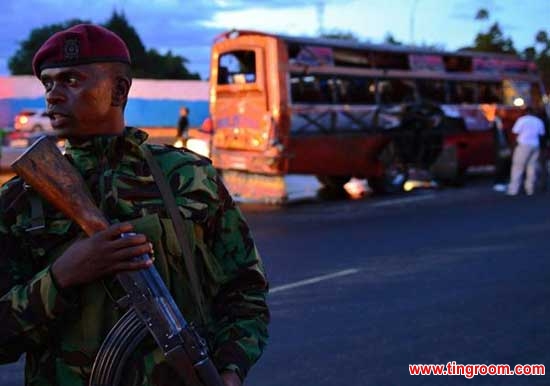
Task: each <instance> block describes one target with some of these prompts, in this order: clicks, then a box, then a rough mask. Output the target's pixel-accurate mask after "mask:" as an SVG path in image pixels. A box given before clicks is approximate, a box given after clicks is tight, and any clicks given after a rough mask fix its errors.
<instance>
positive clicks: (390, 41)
mask: <svg viewBox="0 0 550 386" xmlns="http://www.w3.org/2000/svg"><path fill="white" fill-rule="evenodd" d="M384 43H386V44H391V45H394V46H400V45H402V44H403V43H401V42H400V41H398V40H396V39H395V37H394V36H393V35H392V34H391V33H390V32H388V33H387V34H386V36H385V37H384Z"/></svg>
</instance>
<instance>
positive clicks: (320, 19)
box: [317, 1, 325, 36]
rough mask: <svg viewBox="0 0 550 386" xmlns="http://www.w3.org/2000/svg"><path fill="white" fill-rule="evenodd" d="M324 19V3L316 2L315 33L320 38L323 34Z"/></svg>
mask: <svg viewBox="0 0 550 386" xmlns="http://www.w3.org/2000/svg"><path fill="white" fill-rule="evenodd" d="M324 17H325V2H324V1H318V2H317V25H318V31H317V33H318V34H319V36H322V35H323V33H324V32H325V28H324Z"/></svg>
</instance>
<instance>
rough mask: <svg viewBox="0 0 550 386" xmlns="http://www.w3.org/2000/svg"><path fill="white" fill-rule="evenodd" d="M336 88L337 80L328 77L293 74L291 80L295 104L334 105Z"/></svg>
mask: <svg viewBox="0 0 550 386" xmlns="http://www.w3.org/2000/svg"><path fill="white" fill-rule="evenodd" d="M335 88H336V84H335V80H334V79H332V78H331V77H328V76H319V75H297V74H293V75H291V78H290V96H291V99H292V102H293V103H310V104H324V103H333V101H334V99H335V96H334V94H335V92H336V90H335Z"/></svg>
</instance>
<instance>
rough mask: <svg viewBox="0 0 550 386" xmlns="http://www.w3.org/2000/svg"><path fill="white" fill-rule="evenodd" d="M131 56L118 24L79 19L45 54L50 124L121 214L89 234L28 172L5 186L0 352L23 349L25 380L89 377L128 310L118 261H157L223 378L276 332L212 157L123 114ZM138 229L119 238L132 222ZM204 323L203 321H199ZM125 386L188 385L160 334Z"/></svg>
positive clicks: (244, 234)
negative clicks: (191, 266)
mask: <svg viewBox="0 0 550 386" xmlns="http://www.w3.org/2000/svg"><path fill="white" fill-rule="evenodd" d="M129 63H130V56H129V54H128V50H127V48H126V45H125V44H124V43H123V42H122V40H121V39H120V38H119V37H118V36H116V35H115V34H113V33H112V32H110V31H108V30H106V29H104V28H102V27H98V26H94V25H78V26H75V27H72V28H70V29H68V30H65V31H62V32H59V33H57V34H55V35H53V36H52V37H51V38H50V39H49V40H48V41H47V42H46V43H44V45H43V46H42V47H41V48H40V49H39V51H38V52H37V53H36V55H35V57H34V60H33V68H34V71H35V75H36V76H37V77H38V78H39V79H40V80H41V82H42V83H43V85H44V87H45V92H46V102H47V106H48V111H49V114H50V116H51V120H52V125H53V127H54V128H55V129H56V130H58V132H59V133H60V135H61V136H63V137H65V138H67V145H66V157H67V158H68V159H69V161H70V162H71V163H72V164H73V165H74V166H75V167H76V169H77V170H78V171H79V172H80V174H81V175H82V176H83V178H84V180H85V182H86V185H87V188H88V189H89V190H90V192H91V193H92V196H93V198H94V200H95V202H96V204H97V205H98V207H99V208H101V210H102V211H103V213H104V214H105V215H106V217H107V218H109V220H110V221H111V222H112V223H113V224H114V225H111V226H110V227H109V228H107V229H106V230H104V231H101V232H98V233H96V234H95V235H93V236H91V237H85V236H84V234H83V232H82V231H81V230H80V229H79V227H78V226H77V225H76V224H75V223H73V222H72V221H70V220H69V219H68V218H67V217H65V216H64V215H63V214H61V213H60V212H59V211H57V210H56V209H54V208H53V207H52V206H51V205H50V204H49V203H47V202H45V201H44V200H42V199H41V198H40V197H39V196H38V195H37V194H36V192H34V191H33V190H32V189H30V188H29V187H28V186H26V185H25V184H24V183H23V182H22V180H21V179H20V178H14V179H12V180H11V181H9V182H8V183H7V184H6V185H4V186H3V187H2V190H1V194H0V210H1V212H0V248H1V250H2V255H1V256H0V275H1V277H0V294H1V296H2V297H1V298H0V361H1V362H3V363H6V362H12V361H15V360H17V359H18V358H19V357H20V356H21V354H23V353H25V354H26V367H25V382H26V383H25V384H26V385H41V386H54V385H55V386H69V385H70V386H77V385H78V386H81V385H86V384H87V383H88V380H89V377H90V372H91V367H92V364H93V361H94V358H95V355H96V353H97V352H98V349H99V347H100V345H101V343H102V342H103V340H104V339H105V336H106V334H107V333H108V332H109V330H110V329H111V328H112V327H113V325H114V324H115V323H116V321H117V320H118V319H119V318H120V317H121V315H122V314H123V312H124V310H121V309H119V307H117V306H116V303H115V302H116V300H117V299H119V298H120V297H121V296H122V289H121V288H120V286H119V285H118V284H117V282H116V280H114V275H115V274H116V273H117V272H121V271H125V270H135V269H141V268H146V267H148V266H150V265H151V264H153V261H152V260H149V261H146V262H143V263H136V262H134V261H131V259H132V258H133V257H135V256H138V255H141V254H143V253H150V252H152V251H153V250H154V256H155V261H154V264H155V266H156V267H157V269H158V271H159V273H160V275H161V276H162V277H163V279H164V281H165V283H166V284H167V286H168V288H169V289H170V292H171V293H172V295H173V297H174V300H175V301H176V303H177V304H178V306H179V307H180V309H181V311H182V313H183V314H184V315H185V317H186V319H187V320H188V321H194V322H196V323H197V324H200V325H201V328H200V331H201V333H202V335H203V336H204V337H206V338H207V340H208V343H209V347H210V353H211V356H212V359H213V361H214V363H215V365H216V367H217V368H218V370H219V372H220V374H221V375H222V379H223V381H224V383H225V385H226V386H230V385H232V386H234V385H240V384H241V382H242V380H243V379H244V377H245V376H246V374H247V372H248V370H249V369H250V367H251V366H252V365H253V364H254V363H255V361H256V360H257V359H258V358H259V357H260V355H261V353H262V350H263V348H264V346H265V343H266V340H267V323H268V321H269V312H268V309H267V306H266V302H265V296H266V292H267V282H266V279H265V275H264V271H263V267H262V262H261V260H260V257H259V255H258V252H257V250H256V247H255V245H254V241H253V240H252V237H251V233H250V231H249V228H248V226H247V224H246V222H245V221H244V219H243V217H242V215H241V213H240V211H239V210H238V208H237V207H236V206H235V204H234V202H233V201H232V199H231V197H230V195H229V194H228V193H227V190H226V189H225V187H224V185H223V184H222V182H221V181H220V178H219V176H218V175H217V173H216V171H215V169H214V168H213V167H212V165H211V164H210V162H209V161H208V160H207V159H205V158H202V157H200V156H198V155H196V154H194V153H191V152H189V151H179V150H176V149H174V148H172V147H169V146H152V145H146V144H144V142H145V140H146V138H147V135H146V134H145V133H144V132H141V131H139V130H137V129H134V128H129V127H125V125H124V107H125V105H126V102H127V97H128V91H129V89H130V85H131V77H130V75H129ZM144 146H149V148H150V150H151V151H152V153H153V156H154V158H155V159H156V160H157V161H158V163H159V164H160V167H161V169H162V170H163V172H164V174H165V175H166V176H167V179H168V181H169V183H170V186H171V188H172V190H173V192H174V194H175V197H176V202H177V205H178V208H179V211H180V213H181V215H182V216H183V218H184V220H185V221H187V222H190V223H191V224H192V226H190V227H188V229H189V231H188V235H187V236H188V237H187V238H188V240H189V243H190V245H191V248H192V250H193V251H194V257H193V258H194V259H195V265H196V266H197V271H198V276H199V280H200V287H201V298H202V302H203V305H204V309H205V312H204V315H199V312H198V311H197V307H196V306H195V304H194V302H193V297H192V296H191V286H190V285H188V283H189V276H188V274H187V272H186V269H185V264H184V261H183V257H182V251H181V247H180V244H179V243H178V242H177V238H176V235H175V232H174V228H173V226H172V222H171V220H170V217H169V215H168V214H167V211H166V209H165V206H164V203H163V200H162V198H161V194H160V193H159V190H158V188H157V185H156V183H155V181H154V179H153V177H152V175H151V171H150V169H149V167H148V165H147V163H146V161H145V159H144V152H143V147H144ZM130 231H133V232H135V233H136V235H135V236H133V237H128V238H123V239H121V238H120V237H119V235H120V234H121V233H123V232H130ZM201 321H202V323H201ZM128 363H130V364H131V365H130V366H129V369H128V370H127V371H128V372H127V374H126V375H125V376H124V377H123V381H122V383H123V384H124V385H154V386H175V385H185V381H184V380H179V381H178V377H177V375H176V372H175V370H173V369H172V368H171V367H169V365H168V364H167V362H165V360H164V358H163V356H162V352H161V351H160V350H159V348H158V347H156V345H155V344H154V341H153V340H152V339H144V340H143V341H142V342H141V344H140V346H139V348H138V349H137V350H136V352H135V353H134V355H133V357H132V358H131V359H130V360H128Z"/></svg>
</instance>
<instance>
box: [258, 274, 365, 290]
mask: <svg viewBox="0 0 550 386" xmlns="http://www.w3.org/2000/svg"><path fill="white" fill-rule="evenodd" d="M357 272H359V270H358V269H356V268H351V269H345V270H343V271H338V272H334V273H329V274H328V275H322V276H316V277H312V278H310V279H305V280H300V281H297V282H294V283H289V284H284V285H280V286H278V287H273V288H271V289H270V290H269V293H270V294H272V293H274V292H279V291H286V290H288V289H292V288H296V287H302V286H305V285H310V284H315V283H319V282H320V281H324V280H329V279H334V278H336V277H341V276H347V275H353V274H356V273H357Z"/></svg>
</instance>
